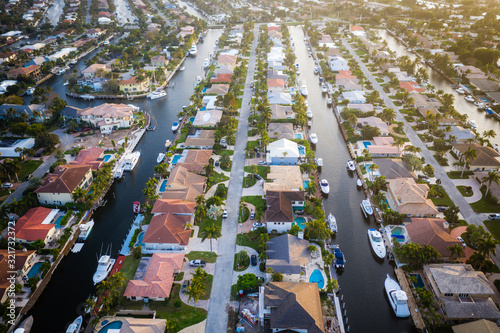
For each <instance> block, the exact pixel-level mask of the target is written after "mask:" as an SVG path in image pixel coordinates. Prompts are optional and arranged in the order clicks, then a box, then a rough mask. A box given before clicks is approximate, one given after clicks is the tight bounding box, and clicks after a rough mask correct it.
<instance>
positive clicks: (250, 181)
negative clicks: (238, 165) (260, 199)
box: [243, 174, 257, 188]
mask: <svg viewBox="0 0 500 333" xmlns="http://www.w3.org/2000/svg"><path fill="white" fill-rule="evenodd" d="M256 182H257V178H255V177H253V176H252V174H248V175H246V176H245V178H243V187H244V188H248V187H252V186H254V185H255V183H256Z"/></svg>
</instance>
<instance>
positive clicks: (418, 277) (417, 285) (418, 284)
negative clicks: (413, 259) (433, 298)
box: [410, 273, 425, 288]
mask: <svg viewBox="0 0 500 333" xmlns="http://www.w3.org/2000/svg"><path fill="white" fill-rule="evenodd" d="M410 276H413V277H415V279H416V281H413V286H414V287H415V288H425V284H424V280H422V275H420V274H418V273H415V274H410Z"/></svg>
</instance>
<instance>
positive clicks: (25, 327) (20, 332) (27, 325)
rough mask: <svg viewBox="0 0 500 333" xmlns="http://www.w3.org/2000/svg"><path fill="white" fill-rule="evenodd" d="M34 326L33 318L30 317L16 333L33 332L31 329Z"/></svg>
mask: <svg viewBox="0 0 500 333" xmlns="http://www.w3.org/2000/svg"><path fill="white" fill-rule="evenodd" d="M32 326H33V316H29V317H28V318H26V319H25V320H24V321H23V322H22V323H21V325H19V327H18V328H16V330H15V331H14V333H29V332H30V331H31V327H32Z"/></svg>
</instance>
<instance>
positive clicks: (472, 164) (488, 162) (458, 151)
mask: <svg viewBox="0 0 500 333" xmlns="http://www.w3.org/2000/svg"><path fill="white" fill-rule="evenodd" d="M469 148H471V149H472V150H475V151H476V154H477V157H476V158H475V159H474V160H473V161H467V169H468V170H472V171H498V170H499V169H500V162H499V159H500V155H499V154H498V153H497V152H496V151H495V150H494V149H493V148H490V147H485V146H481V145H479V144H477V143H452V144H451V151H452V152H453V153H455V155H456V156H457V157H458V159H459V160H460V161H462V160H463V158H462V154H463V153H465V152H466V151H467V150H468V149H469Z"/></svg>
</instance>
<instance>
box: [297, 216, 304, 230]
mask: <svg viewBox="0 0 500 333" xmlns="http://www.w3.org/2000/svg"><path fill="white" fill-rule="evenodd" d="M295 223H297V225H298V226H299V227H300V229H302V230H304V228H305V227H306V219H305V218H303V217H301V216H299V217H296V218H295Z"/></svg>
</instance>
